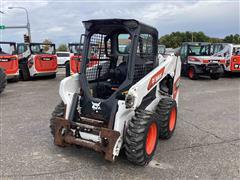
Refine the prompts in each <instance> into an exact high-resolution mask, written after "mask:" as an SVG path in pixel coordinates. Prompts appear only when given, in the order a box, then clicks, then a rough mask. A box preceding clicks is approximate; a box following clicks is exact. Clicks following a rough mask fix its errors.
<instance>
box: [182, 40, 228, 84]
mask: <svg viewBox="0 0 240 180" xmlns="http://www.w3.org/2000/svg"><path fill="white" fill-rule="evenodd" d="M211 48H212V47H211V44H210V43H206V42H184V43H182V46H181V48H180V56H181V61H182V74H183V75H186V76H188V77H189V79H192V80H196V79H198V78H199V76H200V75H207V76H210V78H211V79H214V80H218V79H219V78H220V77H221V75H222V73H223V64H224V63H225V61H220V60H218V58H214V57H212V56H211V53H212V52H211Z"/></svg>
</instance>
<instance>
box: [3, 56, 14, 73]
mask: <svg viewBox="0 0 240 180" xmlns="http://www.w3.org/2000/svg"><path fill="white" fill-rule="evenodd" d="M0 67H2V68H3V69H5V73H6V75H15V74H17V73H18V58H17V57H16V56H13V55H5V56H0Z"/></svg>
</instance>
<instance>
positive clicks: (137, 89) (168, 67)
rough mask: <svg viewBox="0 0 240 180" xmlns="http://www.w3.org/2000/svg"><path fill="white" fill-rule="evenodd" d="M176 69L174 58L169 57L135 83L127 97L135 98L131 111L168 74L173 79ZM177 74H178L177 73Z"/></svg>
mask: <svg viewBox="0 0 240 180" xmlns="http://www.w3.org/2000/svg"><path fill="white" fill-rule="evenodd" d="M175 68H176V57H175V56H173V55H170V56H168V57H166V60H165V61H164V62H162V63H160V64H159V66H158V67H156V68H155V69H154V70H152V71H151V72H150V73H149V74H148V75H147V76H145V77H144V78H143V79H141V80H140V81H139V82H137V83H136V84H135V85H134V86H132V87H131V89H130V90H129V91H128V95H131V96H134V97H135V102H134V106H133V109H135V108H137V107H139V106H140V105H141V102H142V99H143V97H145V96H146V95H147V94H148V92H149V91H151V90H152V89H153V88H154V87H156V86H157V85H158V84H159V82H160V81H161V80H162V79H163V78H164V77H165V76H167V75H168V74H169V75H170V76H171V77H173V76H174V74H175ZM178 73H179V72H178Z"/></svg>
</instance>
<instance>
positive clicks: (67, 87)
mask: <svg viewBox="0 0 240 180" xmlns="http://www.w3.org/2000/svg"><path fill="white" fill-rule="evenodd" d="M78 92H80V84H79V74H74V75H72V76H69V77H66V78H64V79H63V80H62V81H61V83H60V88H59V95H60V96H61V98H62V101H63V102H64V104H65V105H66V113H65V119H68V117H69V113H70V108H71V104H72V98H73V95H74V93H78Z"/></svg>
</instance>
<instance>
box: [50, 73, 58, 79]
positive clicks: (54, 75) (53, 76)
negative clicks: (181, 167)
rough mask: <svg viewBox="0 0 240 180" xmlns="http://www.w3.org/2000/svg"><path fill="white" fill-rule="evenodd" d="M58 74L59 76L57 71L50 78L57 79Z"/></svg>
mask: <svg viewBox="0 0 240 180" xmlns="http://www.w3.org/2000/svg"><path fill="white" fill-rule="evenodd" d="M56 76H57V75H56V73H55V74H52V75H50V76H49V78H51V79H55V78H56Z"/></svg>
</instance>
